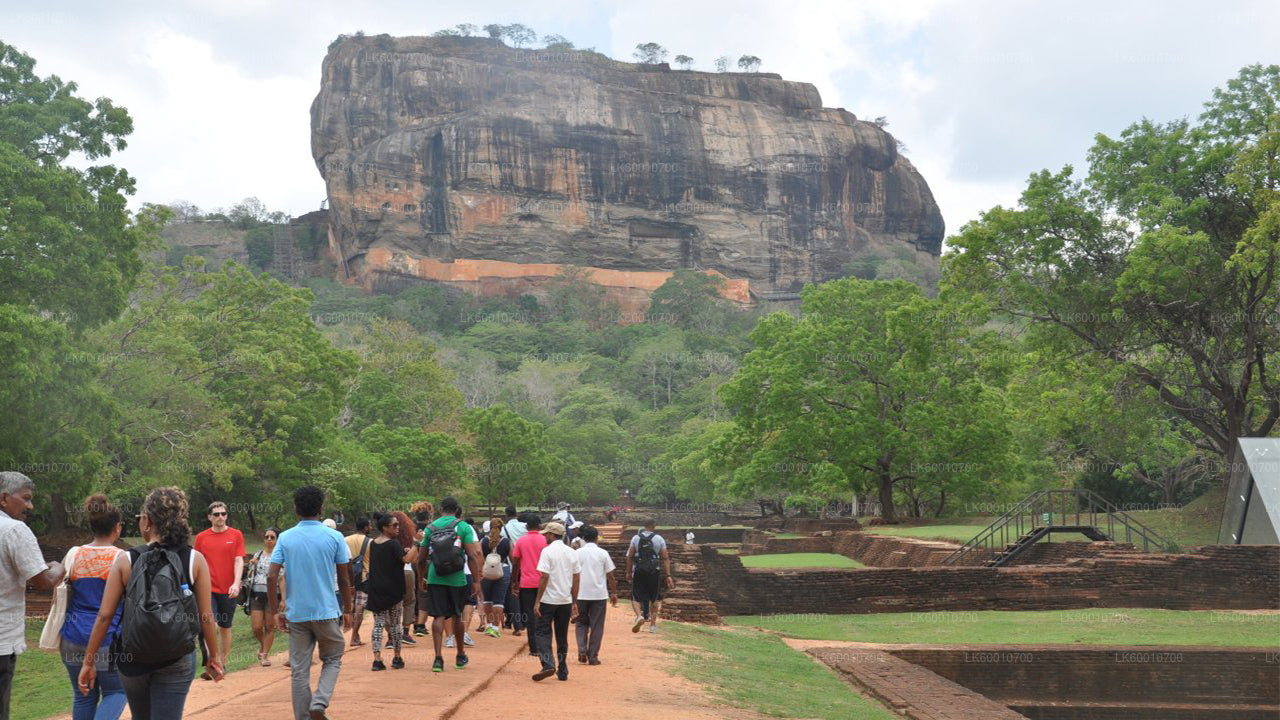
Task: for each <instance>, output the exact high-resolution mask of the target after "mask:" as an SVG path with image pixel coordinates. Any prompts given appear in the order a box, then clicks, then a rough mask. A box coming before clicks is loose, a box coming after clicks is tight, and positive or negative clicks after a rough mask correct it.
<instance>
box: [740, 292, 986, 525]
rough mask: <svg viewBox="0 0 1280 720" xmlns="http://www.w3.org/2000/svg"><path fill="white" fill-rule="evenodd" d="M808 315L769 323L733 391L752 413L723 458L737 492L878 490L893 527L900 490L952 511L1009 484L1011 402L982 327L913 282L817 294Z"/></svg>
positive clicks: (743, 415) (807, 297) (744, 413)
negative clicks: (972, 495) (969, 497)
mask: <svg viewBox="0 0 1280 720" xmlns="http://www.w3.org/2000/svg"><path fill="white" fill-rule="evenodd" d="M802 307H803V316H802V317H800V318H794V317H792V316H790V315H786V314H783V313H777V314H774V315H771V316H769V317H767V318H765V319H763V320H761V321H760V324H759V325H758V326H757V327H756V330H755V331H754V332H753V333H752V339H753V341H754V342H755V344H756V349H755V350H753V351H751V352H750V353H749V354H748V355H747V358H746V361H745V364H744V365H743V367H742V369H741V370H740V371H739V372H738V374H737V375H735V376H734V378H733V379H732V380H730V381H729V382H728V383H726V384H725V386H724V389H723V392H724V394H725V398H726V401H727V402H728V404H729V405H730V407H731V408H734V409H736V410H737V413H738V414H737V416H736V419H735V422H736V426H735V428H734V430H733V431H732V432H730V433H729V434H728V435H727V436H726V437H725V439H724V440H722V441H721V442H720V443H719V444H718V457H719V458H720V461H721V462H722V463H723V464H725V465H728V466H734V465H735V464H738V467H737V469H736V470H735V471H734V473H733V476H732V482H731V483H730V485H729V489H730V490H731V491H732V492H734V494H737V495H746V496H750V495H752V494H755V491H758V490H760V489H769V490H772V491H776V490H778V489H782V490H786V491H790V492H793V493H800V494H804V495H815V496H819V497H826V496H830V495H834V494H836V493H846V492H848V491H850V490H854V489H858V490H861V489H864V488H867V487H871V488H875V489H876V490H877V491H878V493H879V499H880V502H881V505H882V512H883V514H884V516H885V517H886V518H890V519H892V518H894V517H895V516H896V509H895V508H896V505H895V498H894V488H895V486H896V485H897V484H898V483H902V482H912V483H915V484H916V485H920V486H928V487H930V488H932V490H931V493H932V498H931V502H932V504H933V507H934V509H935V510H936V511H937V512H941V509H942V507H943V506H944V505H945V503H946V501H947V499H948V497H954V496H955V495H957V494H960V495H963V494H965V493H966V492H973V491H974V486H975V485H976V484H977V483H980V482H981V479H984V478H985V479H987V480H989V481H990V480H991V479H995V478H1000V477H1001V475H1002V473H1003V472H1005V468H1006V467H1007V465H1008V463H1007V455H1008V441H1007V427H1006V414H1005V409H1004V401H1003V398H1002V397H1001V396H1000V394H999V393H998V392H996V391H995V390H994V389H992V388H990V387H988V386H987V385H986V384H984V383H983V382H982V380H981V378H980V376H979V370H980V359H979V357H978V354H977V353H976V352H975V350H974V348H973V345H972V343H971V342H970V335H971V333H970V332H969V328H970V326H971V325H972V324H973V323H972V321H971V320H969V319H968V318H966V317H964V316H963V315H960V314H958V313H957V312H956V311H954V310H952V309H951V308H949V307H947V306H945V305H943V304H941V303H940V302H939V301H936V300H931V299H929V298H926V297H924V296H923V295H922V294H921V293H920V290H919V289H918V288H916V287H915V286H913V285H910V284H908V283H905V282H903V281H893V282H866V281H861V280H855V279H845V280H836V281H833V282H830V283H827V284H825V285H822V286H820V287H814V286H810V287H807V288H805V290H804V292H803V296H802ZM922 492H923V491H922ZM914 509H917V508H913V510H914ZM919 509H920V510H923V507H920V508H919Z"/></svg>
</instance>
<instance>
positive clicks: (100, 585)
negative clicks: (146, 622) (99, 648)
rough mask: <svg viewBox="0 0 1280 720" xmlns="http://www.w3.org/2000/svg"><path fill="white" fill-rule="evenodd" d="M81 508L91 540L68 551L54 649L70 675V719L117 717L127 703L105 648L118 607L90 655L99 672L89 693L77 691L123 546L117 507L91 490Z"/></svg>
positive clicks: (114, 628)
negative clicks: (59, 636) (58, 636)
mask: <svg viewBox="0 0 1280 720" xmlns="http://www.w3.org/2000/svg"><path fill="white" fill-rule="evenodd" d="M84 510H85V514H86V515H87V516H88V518H89V529H90V530H91V531H92V532H93V542H91V543H89V544H87V545H78V546H76V547H74V548H71V550H69V551H68V552H67V560H66V563H65V565H66V568H67V585H68V592H67V597H68V602H67V613H66V615H65V616H64V617H63V620H62V639H61V640H60V641H59V643H58V652H59V653H60V654H61V655H62V664H63V665H64V666H66V668H67V676H68V677H69V678H70V680H71V695H72V704H71V718H72V720H115V719H116V718H118V717H120V713H122V712H124V706H125V696H124V686H122V685H121V684H120V674H119V673H118V672H117V669H116V663H115V661H114V658H113V657H112V655H111V652H110V650H109V649H110V647H111V643H112V641H114V640H115V637H116V633H117V632H118V631H119V630H120V613H119V612H118V611H117V612H116V613H115V614H114V615H113V616H112V618H111V622H110V624H109V625H108V626H107V634H106V636H105V637H104V638H103V641H102V644H103V645H105V646H106V647H107V648H108V650H107V651H105V652H99V653H98V654H97V656H95V657H94V658H93V665H94V669H95V671H96V674H97V677H96V679H95V681H94V683H93V685H92V686H91V687H90V688H89V692H87V693H82V692H80V666H81V665H82V664H83V663H84V660H85V652H84V651H85V646H87V645H88V644H89V635H90V633H92V632H93V623H94V621H95V620H97V618H98V610H100V609H101V608H102V596H103V593H104V592H105V591H106V589H107V579H108V578H109V577H110V576H111V566H112V565H114V564H115V561H116V556H117V555H119V554H120V553H122V552H124V551H123V550H121V549H120V548H118V547H116V546H115V543H116V540H119V539H120V511H119V510H118V509H117V508H116V506H115V505H112V504H111V501H110V500H108V499H107V496H106V495H101V494H97V495H90V496H89V498H88V499H87V500H85V501H84Z"/></svg>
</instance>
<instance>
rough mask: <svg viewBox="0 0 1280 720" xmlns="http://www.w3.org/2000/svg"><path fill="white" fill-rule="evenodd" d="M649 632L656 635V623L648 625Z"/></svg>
mask: <svg viewBox="0 0 1280 720" xmlns="http://www.w3.org/2000/svg"><path fill="white" fill-rule="evenodd" d="M649 634H650V635H657V634H658V626H657V625H650V626H649Z"/></svg>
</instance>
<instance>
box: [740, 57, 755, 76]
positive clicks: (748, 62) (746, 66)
mask: <svg viewBox="0 0 1280 720" xmlns="http://www.w3.org/2000/svg"><path fill="white" fill-rule="evenodd" d="M738 67H740V68H742V71H743V72H749V73H753V72H755V71H757V70H759V69H760V58H758V57H756V56H755V55H743V56H742V57H740V58H738Z"/></svg>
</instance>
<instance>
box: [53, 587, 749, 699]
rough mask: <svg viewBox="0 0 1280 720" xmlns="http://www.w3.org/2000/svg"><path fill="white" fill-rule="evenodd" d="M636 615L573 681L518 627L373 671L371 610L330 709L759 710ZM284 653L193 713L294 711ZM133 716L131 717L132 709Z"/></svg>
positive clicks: (616, 612)
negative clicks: (542, 675) (680, 664)
mask: <svg viewBox="0 0 1280 720" xmlns="http://www.w3.org/2000/svg"><path fill="white" fill-rule="evenodd" d="M631 617H632V616H631V613H630V612H629V611H628V610H625V609H623V606H622V605H620V606H619V607H618V608H616V609H615V608H610V609H609V614H608V616H607V619H606V629H605V636H604V647H603V648H602V649H601V653H600V660H601V664H600V665H596V666H588V665H579V664H578V662H577V656H576V652H575V653H573V654H571V655H570V665H571V667H570V670H569V680H568V681H567V682H560V681H558V680H556V679H555V677H551V678H549V679H547V680H544V681H542V682H540V683H535V682H533V680H532V679H531V677H530V676H531V675H532V674H533V673H534V672H535V671H537V670H538V668H539V667H541V665H540V663H539V662H538V660H537V659H536V658H533V657H530V656H529V655H528V648H527V645H526V640H525V637H524V636H521V637H515V636H513V635H511V634H510V631H507V632H504V634H503V636H502V637H501V638H496V639H495V638H491V637H488V636H485V635H481V634H479V633H475V632H472V637H474V638H475V641H476V647H473V648H469V650H468V653H467V654H468V656H469V657H470V659H471V663H470V665H469V666H468V667H467V668H465V669H463V670H456V669H454V667H453V658H454V655H455V651H452V650H448V649H446V650H445V651H444V657H445V662H446V666H445V667H446V669H445V671H444V672H443V673H432V672H431V671H430V670H431V658H432V657H433V655H434V651H433V650H432V648H431V643H430V640H431V638H430V637H426V638H418V645H417V647H405V648H404V653H403V655H404V659H405V663H406V665H407V667H405V668H404V669H403V670H391V669H388V670H386V671H383V672H372V671H371V670H370V669H369V666H370V663H371V662H372V653H371V651H370V648H369V645H368V644H367V643H368V639H369V632H368V631H369V629H370V627H371V626H370V624H369V623H368V620H369V618H368V617H366V624H365V626H364V627H362V628H361V635H362V636H363V638H364V639H365V641H366V644H365V645H364V646H363V647H357V648H348V649H347V652H346V654H345V655H344V657H343V664H342V673H341V675H340V676H339V680H338V687H337V690H336V691H335V692H334V696H333V703H332V705H331V706H330V709H329V717H330V718H332V720H352V719H355V718H361V719H363V720H367V719H368V718H371V717H374V716H375V714H377V713H380V712H382V711H389V712H394V713H395V716H396V717H400V716H404V715H406V713H407V714H409V715H411V716H412V717H414V718H415V720H447V719H448V718H454V717H468V716H477V715H493V714H495V713H496V714H503V715H506V714H510V713H512V712H518V713H520V714H527V713H529V712H541V710H539V709H547V708H553V707H554V708H562V709H564V711H565V713H567V714H569V715H573V716H578V717H598V718H606V719H607V720H653V718H677V717H678V718H681V720H749V719H753V718H757V717H759V716H757V715H755V714H753V713H747V712H743V711H738V710H732V709H726V708H719V707H716V706H715V705H716V703H715V700H714V699H712V698H710V697H709V696H708V695H707V694H706V693H705V692H704V691H703V690H702V688H701V687H699V686H698V685H696V684H693V683H691V682H689V681H687V680H685V679H683V678H678V677H673V676H672V675H670V674H668V672H666V671H664V669H663V668H669V667H671V665H672V662H673V658H672V656H671V655H669V654H667V653H666V652H663V651H662V650H661V649H659V648H660V647H661V646H662V645H663V643H664V639H663V635H662V634H661V633H659V634H658V635H656V636H655V635H650V634H649V633H648V632H647V627H646V629H645V630H646V631H645V632H641V633H639V634H632V633H631V624H630V622H629V620H630V618H631ZM238 619H239V618H238ZM473 622H474V621H473ZM572 633H573V628H572V626H570V638H571V640H570V644H571V647H573V648H574V649H575V651H576V648H577V644H576V642H575V641H573V640H572ZM282 641H287V638H283V637H282V638H280V639H277V642H276V647H277V648H281V647H284V644H283V642H282ZM234 650H235V649H234V648H233V651H234ZM283 660H284V653H283V652H280V653H277V654H276V655H275V656H274V657H273V658H272V666H271V667H265V668H264V667H257V666H255V667H252V668H249V669H247V670H241V671H239V672H235V673H232V674H231V675H230V676H228V677H227V678H226V679H225V680H223V681H222V682H219V683H212V682H207V681H201V680H196V681H195V684H194V685H193V686H192V688H191V694H190V695H189V696H188V698H187V707H186V712H185V713H184V717H186V718H196V719H201V720H213V719H215V718H218V719H221V718H227V717H234V718H251V719H252V720H289V718H290V717H291V705H290V700H289V672H290V671H289V670H288V669H287V668H284V667H283V666H282V665H281V663H282V662H283ZM390 660H391V653H390V652H384V654H383V661H384V662H387V663H390ZM318 673H319V665H318V663H317V664H316V665H315V666H313V668H312V682H313V683H314V682H315V677H316V676H317V675H318ZM69 717H70V716H69V715H68V716H62V717H59V718H57V719H56V720H68V719H69ZM124 717H125V718H128V717H129V713H128V712H127V711H126V713H125V715H124Z"/></svg>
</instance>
